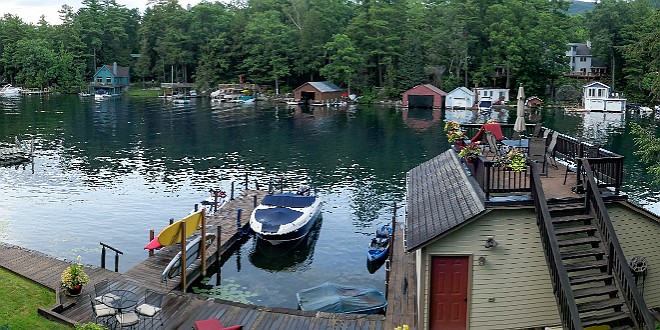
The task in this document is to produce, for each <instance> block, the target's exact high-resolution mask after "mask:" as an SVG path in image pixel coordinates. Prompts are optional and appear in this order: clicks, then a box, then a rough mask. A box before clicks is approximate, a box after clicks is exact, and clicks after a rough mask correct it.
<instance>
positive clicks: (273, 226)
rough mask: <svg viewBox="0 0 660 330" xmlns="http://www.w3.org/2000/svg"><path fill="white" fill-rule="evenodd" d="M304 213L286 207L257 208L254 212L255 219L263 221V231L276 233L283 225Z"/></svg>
mask: <svg viewBox="0 0 660 330" xmlns="http://www.w3.org/2000/svg"><path fill="white" fill-rule="evenodd" d="M302 214H303V213H302V212H299V211H295V210H292V209H287V208H285V207H277V208H273V209H261V210H259V209H257V210H256V211H255V213H254V219H255V220H257V222H260V223H261V228H262V230H263V231H265V232H271V233H276V232H277V231H278V230H279V228H280V226H281V225H285V224H287V223H291V222H293V221H295V220H296V219H298V218H299V217H300V216H301V215H302Z"/></svg>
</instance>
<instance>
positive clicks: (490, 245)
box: [484, 236, 497, 248]
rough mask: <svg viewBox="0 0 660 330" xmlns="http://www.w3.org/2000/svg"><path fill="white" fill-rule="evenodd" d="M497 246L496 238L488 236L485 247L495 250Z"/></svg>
mask: <svg viewBox="0 0 660 330" xmlns="http://www.w3.org/2000/svg"><path fill="white" fill-rule="evenodd" d="M496 246H497V241H496V240H495V236H488V237H487V238H486V244H484V247H486V248H494V247H496Z"/></svg>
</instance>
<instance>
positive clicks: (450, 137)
mask: <svg viewBox="0 0 660 330" xmlns="http://www.w3.org/2000/svg"><path fill="white" fill-rule="evenodd" d="M466 138H467V137H466V136H465V133H464V132H463V131H461V130H455V131H449V133H447V141H449V142H455V143H456V144H458V145H462V144H463V139H466Z"/></svg>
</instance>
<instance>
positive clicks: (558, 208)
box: [548, 203, 586, 217]
mask: <svg viewBox="0 0 660 330" xmlns="http://www.w3.org/2000/svg"><path fill="white" fill-rule="evenodd" d="M548 210H549V211H550V215H552V216H553V217H554V216H565V215H578V214H585V213H586V209H585V208H584V204H582V203H580V204H558V205H548Z"/></svg>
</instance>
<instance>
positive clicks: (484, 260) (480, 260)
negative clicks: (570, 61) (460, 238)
mask: <svg viewBox="0 0 660 330" xmlns="http://www.w3.org/2000/svg"><path fill="white" fill-rule="evenodd" d="M477 261H479V266H483V265H484V264H485V263H486V257H485V256H481V257H479V259H477Z"/></svg>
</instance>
